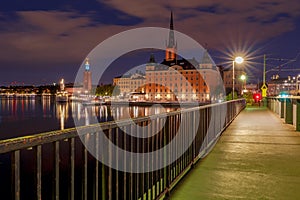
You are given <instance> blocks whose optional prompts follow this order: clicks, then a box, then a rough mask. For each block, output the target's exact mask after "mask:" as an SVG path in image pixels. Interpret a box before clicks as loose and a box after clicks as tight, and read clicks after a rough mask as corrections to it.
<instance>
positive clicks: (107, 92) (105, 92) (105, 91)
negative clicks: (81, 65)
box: [96, 84, 120, 96]
mask: <svg viewBox="0 0 300 200" xmlns="http://www.w3.org/2000/svg"><path fill="white" fill-rule="evenodd" d="M119 94H120V88H119V87H118V86H114V85H112V84H107V85H101V86H98V87H97V88H96V95H97V96H117V95H119Z"/></svg>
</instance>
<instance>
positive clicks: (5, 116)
mask: <svg viewBox="0 0 300 200" xmlns="http://www.w3.org/2000/svg"><path fill="white" fill-rule="evenodd" d="M176 109H178V108H162V107H160V106H152V107H141V106H131V107H127V106H113V107H111V106H105V105H103V106H82V104H81V103H77V102H69V103H63V104H62V103H56V102H55V98H54V97H53V96H43V97H42V96H36V97H32V98H4V97H2V98H1V97H0V140H3V139H8V138H14V137H19V136H25V135H32V134H36V133H42V132H47V131H53V130H61V129H66V128H70V127H74V118H76V119H77V120H78V121H80V124H81V125H88V124H93V123H98V122H104V121H111V120H117V119H124V118H129V117H131V118H132V117H139V116H147V115H151V114H157V113H161V112H169V111H173V110H176Z"/></svg>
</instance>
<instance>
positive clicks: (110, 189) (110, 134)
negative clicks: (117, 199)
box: [107, 128, 113, 199]
mask: <svg viewBox="0 0 300 200" xmlns="http://www.w3.org/2000/svg"><path fill="white" fill-rule="evenodd" d="M108 139H109V141H110V142H112V129H111V128H110V129H108ZM108 148H109V149H108V163H109V164H111V163H112V153H113V152H112V149H111V145H109V146H108ZM107 186H108V199H112V168H111V167H108V183H107Z"/></svg>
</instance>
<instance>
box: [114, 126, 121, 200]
mask: <svg viewBox="0 0 300 200" xmlns="http://www.w3.org/2000/svg"><path fill="white" fill-rule="evenodd" d="M115 131H116V135H115V140H116V146H117V147H118V148H120V145H119V128H118V127H117V128H115ZM115 156H116V168H117V170H116V191H115V192H116V199H119V169H118V168H119V151H118V150H116V155H115Z"/></svg>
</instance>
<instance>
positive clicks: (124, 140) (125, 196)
mask: <svg viewBox="0 0 300 200" xmlns="http://www.w3.org/2000/svg"><path fill="white" fill-rule="evenodd" d="M123 128H124V129H125V131H124V132H123V133H122V135H123V144H124V146H123V147H124V155H123V160H124V173H123V184H124V186H123V191H124V194H123V195H124V200H126V199H127V172H126V169H127V160H126V151H127V149H126V147H127V145H126V142H127V140H126V137H127V135H126V127H123Z"/></svg>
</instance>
